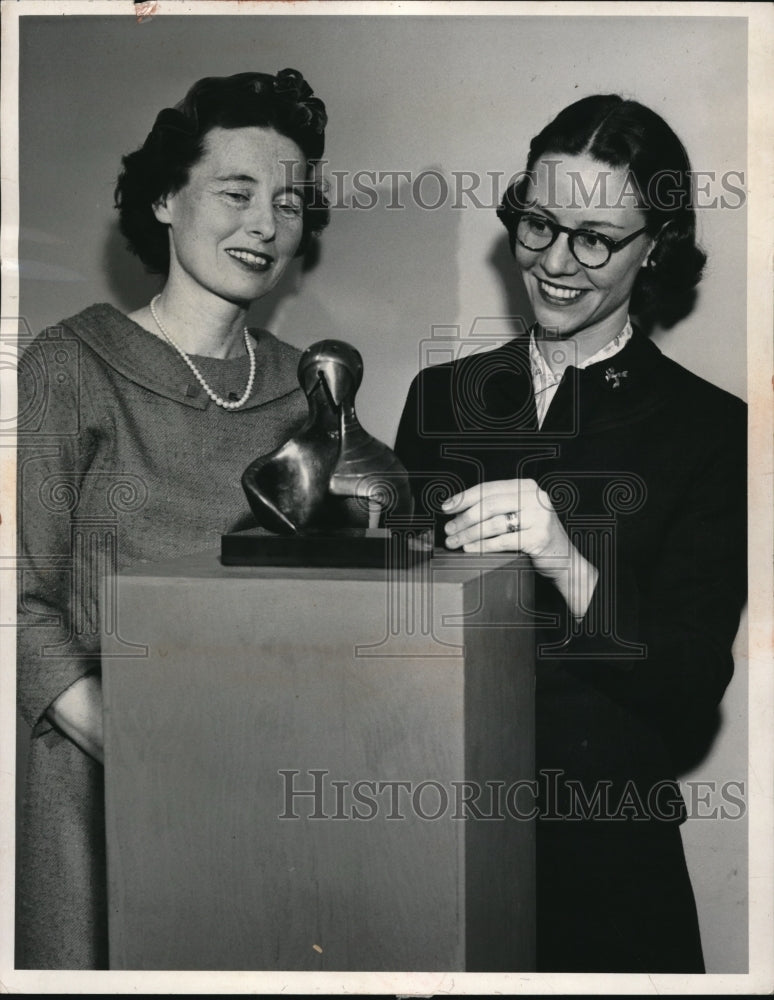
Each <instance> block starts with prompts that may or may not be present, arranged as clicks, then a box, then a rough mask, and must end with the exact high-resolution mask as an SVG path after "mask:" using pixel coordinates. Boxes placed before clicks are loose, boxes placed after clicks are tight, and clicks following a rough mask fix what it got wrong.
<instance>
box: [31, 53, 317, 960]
mask: <svg viewBox="0 0 774 1000" xmlns="http://www.w3.org/2000/svg"><path fill="white" fill-rule="evenodd" d="M326 121H327V118H326V113H325V107H324V105H323V103H322V101H320V100H319V99H318V98H316V97H314V96H313V91H312V89H311V87H310V86H309V85H308V84H307V83H306V81H305V80H304V79H303V77H302V76H301V74H300V73H298V72H297V71H296V70H289V69H287V70H282V71H281V72H280V73H278V74H277V75H276V76H272V75H268V74H263V73H241V74H238V75H236V76H232V77H225V78H214V77H213V78H206V79H203V80H200V81H198V82H197V83H196V84H194V86H193V87H192V88H191V89H190V90H189V92H188V94H187V95H186V97H185V98H184V99H183V100H182V101H181V102H180V103H179V104H178V105H177V106H176V107H175V108H166V109H164V110H163V111H161V112H160V113H159V115H158V116H157V118H156V122H155V124H154V126H153V129H152V130H151V132H150V133H149V135H148V137H147V139H146V140H145V143H144V144H143V146H142V147H141V148H140V149H138V150H137V151H135V152H133V153H131V154H130V155H128V156H126V157H125V158H124V161H123V171H122V173H121V176H120V177H119V180H118V185H117V188H116V206H117V208H118V210H119V214H120V225H121V230H122V232H123V234H124V236H125V237H126V239H127V241H128V245H129V248H130V249H131V250H132V251H133V252H134V253H136V254H137V255H138V256H139V257H140V258H141V260H142V261H143V263H144V264H145V265H146V267H147V268H148V270H149V271H151V272H155V273H157V274H160V275H163V276H164V279H165V280H164V284H163V287H162V288H161V291H160V292H159V294H158V295H156V296H155V297H154V298H153V299H152V300H151V302H150V303H148V305H146V306H144V307H143V308H141V309H139V310H137V311H136V312H133V313H131V314H129V315H124V314H123V313H122V312H120V311H119V310H117V309H115V308H114V307H113V306H111V305H106V304H100V305H95V306H92V307H90V308H89V309H86V310H84V311H83V312H81V313H79V314H78V315H77V316H74V317H72V318H70V319H67V320H64V321H62V323H60V324H58V326H57V328H56V330H51V331H44V332H43V333H42V334H41V335H40V337H38V338H37V340H36V341H34V342H33V344H32V345H31V346H30V348H29V349H28V351H27V352H26V354H25V355H24V356H23V357H22V359H21V361H20V365H19V414H20V426H19V433H20V437H19V455H20V461H19V474H18V489H19V519H18V520H19V524H20V537H19V554H20V557H21V565H22V572H21V574H20V581H19V582H20V586H19V591H20V607H21V611H20V618H19V645H18V656H17V661H18V691H19V703H20V707H21V710H22V713H23V715H24V716H25V718H26V720H27V722H28V723H29V725H30V726H31V729H32V739H31V746H30V756H29V766H28V775H27V784H26V790H25V802H24V813H23V823H22V835H21V846H20V854H19V865H18V871H17V914H16V967H17V968H39V969H98V968H106V967H107V894H106V874H105V830H104V804H103V773H102V764H101V761H102V692H101V681H100V663H101V659H102V658H103V657H104V656H108V655H121V653H122V652H123V653H124V654H125V653H126V650H125V649H122V646H121V643H122V640H120V638H119V636H118V633H119V631H120V625H119V627H118V629H117V630H116V632H115V635H114V638H115V639H116V644H115V648H110V649H108V648H106V646H107V640H103V641H101V640H100V631H101V624H100V623H101V622H102V625H103V626H104V623H105V621H106V620H107V619H109V618H110V615H111V614H112V612H113V611H114V609H113V608H112V607H108V605H109V603H110V601H111V600H112V597H111V591H110V588H109V586H106V585H105V584H104V582H103V581H104V580H106V579H109V577H110V575H111V573H112V572H114V571H116V570H119V571H120V570H123V569H125V568H127V567H129V566H132V565H136V564H137V563H141V562H149V561H154V560H157V559H164V558H169V557H172V556H176V555H184V554H187V553H189V552H194V551H197V550H203V549H207V548H212V547H215V546H217V544H218V541H219V538H220V536H221V534H223V533H225V532H228V531H233V530H237V529H239V528H240V527H244V526H246V525H247V524H248V523H249V516H250V515H249V508H248V507H247V501H246V498H245V496H244V493H243V490H242V487H241V483H240V477H241V474H242V471H243V470H244V468H245V466H246V465H247V464H248V463H249V462H250V461H251V460H252V459H253V458H254V457H255V455H256V454H257V453H259V452H268V451H271V450H273V449H274V448H276V447H278V446H279V445H280V444H282V443H283V442H284V441H285V440H286V439H287V438H288V437H289V436H290V435H292V434H293V433H294V432H295V431H296V430H297V429H298V427H299V426H300V425H301V424H302V423H303V422H304V419H305V418H306V415H307V412H308V411H307V405H306V399H305V397H304V394H303V392H302V391H301V389H300V387H299V385H298V381H297V378H296V369H297V365H298V358H299V352H298V351H297V350H296V349H295V348H293V347H291V346H290V345H288V344H285V343H283V342H282V341H279V340H278V339H277V338H275V337H273V336H272V335H271V334H270V333H268V332H267V331H264V330H255V329H250V328H248V326H247V313H248V310H249V308H250V306H251V304H252V303H253V302H254V301H255V300H257V299H259V298H261V297H262V296H263V295H265V294H266V293H267V292H269V291H270V290H271V289H272V288H274V287H275V285H276V284H277V282H278V281H279V280H280V278H281V277H282V274H283V273H284V271H285V269H286V268H287V266H288V264H289V263H290V262H291V260H292V259H293V257H295V256H298V255H300V254H302V253H303V252H304V251H305V249H306V247H307V246H308V244H309V241H310V239H311V238H312V237H313V236H315V235H317V234H319V233H320V231H321V230H322V229H323V228H324V226H325V225H326V224H327V221H328V208H327V203H326V201H325V199H324V197H323V196H322V194H321V191H320V188H319V185H318V184H317V182H316V180H315V167H316V161H318V160H319V158H320V157H321V156H322V154H323V150H324V143H325V125H326ZM28 418H29V419H28ZM108 632H109V628H108ZM213 669H217V664H216V663H215V664H213Z"/></svg>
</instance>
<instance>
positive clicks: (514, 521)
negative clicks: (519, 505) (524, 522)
mask: <svg viewBox="0 0 774 1000" xmlns="http://www.w3.org/2000/svg"><path fill="white" fill-rule="evenodd" d="M505 520H506V521H507V522H508V531H518V530H519V515H518V512H517V511H515V510H512V511H511V512H510V514H506V515H505Z"/></svg>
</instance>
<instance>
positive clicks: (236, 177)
mask: <svg viewBox="0 0 774 1000" xmlns="http://www.w3.org/2000/svg"><path fill="white" fill-rule="evenodd" d="M215 180H216V181H248V182H249V183H252V184H256V183H257V181H256V179H255V178H254V177H252V176H251V175H250V174H221V175H219V176H218V177H216V178H215Z"/></svg>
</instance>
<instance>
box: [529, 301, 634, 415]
mask: <svg viewBox="0 0 774 1000" xmlns="http://www.w3.org/2000/svg"><path fill="white" fill-rule="evenodd" d="M632 332H633V331H632V324H631V320H630V319H629V318H628V317H627V319H626V326H624V328H623V330H621V332H620V333H618V334H616V336H615V337H613V339H612V340H611V341H610V343H609V344H605V346H604V347H600V349H599V350H598V351H597V352H596V354H592V355H591V357H590V358H586V360H585V361H581V363H580V364H578V365H574V367H575V368H588V367H589V365H594V364H596V363H597V362H598V361H605V360H606V359H607V358H611V357H612V356H613V355H614V354H618V352H619V351H620V350H621V349H622V348H623V347H624V346H625V345H626V344H627V343H628V341H629V340H630V339H631V336H632ZM555 345H556V346H555V347H554V348H553V350H557V351H566V350H567V349H568V348H570V347H571V345H570V344H569V343H563V342H562V341H561V340H557V341H556V342H555ZM529 361H530V367H531V369H532V388H533V392H534V394H535V406H536V407H537V419H538V427H542V426H543V420H544V419H545V415H546V413H548V407H549V406H550V405H551V400H552V399H553V398H554V396H555V395H556V390H557V388H558V386H559V383H560V382H561V381H562V376H561V375H556V374H555V373H554V372H553V371H552V370H551V366H550V365H549V364H548V362H547V361H546V359H545V358H544V357H543V355H542V353H541V351H540V348H539V347H538V345H537V343H536V341H535V333H534V331H533V332H532V333H530V335H529Z"/></svg>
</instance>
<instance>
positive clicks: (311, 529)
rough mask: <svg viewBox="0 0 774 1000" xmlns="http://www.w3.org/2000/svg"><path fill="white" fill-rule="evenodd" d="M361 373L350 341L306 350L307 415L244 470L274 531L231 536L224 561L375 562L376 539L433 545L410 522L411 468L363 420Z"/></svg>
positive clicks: (259, 513)
mask: <svg viewBox="0 0 774 1000" xmlns="http://www.w3.org/2000/svg"><path fill="white" fill-rule="evenodd" d="M362 379H363V359H362V357H361V355H360V353H359V351H357V350H356V349H355V348H354V347H353V346H352V345H351V344H347V343H345V342H344V341H340V340H321V341H318V342H317V343H315V344H312V346H311V347H309V348H307V349H306V350H305V351H304V353H303V354H302V356H301V359H300V361H299V365H298V380H299V383H300V384H301V386H302V388H303V390H304V392H305V394H306V397H307V403H308V406H309V416H308V418H307V420H306V421H305V423H304V425H303V426H302V427H301V429H300V430H299V431H298V432H297V433H296V434H295V435H294V436H293V437H291V438H290V439H289V440H288V441H286V442H285V444H284V445H282V446H281V447H280V448H278V449H276V451H273V452H271V453H269V454H268V455H262V456H259V457H258V458H256V459H255V461H253V462H251V463H250V465H249V466H248V467H247V468H246V469H245V471H244V474H243V476H242V486H243V488H244V490H245V494H246V495H247V499H248V501H249V503H250V508H251V510H252V512H253V515H254V517H255V519H256V522H257V524H258V525H259V526H260V527H261V528H263V529H268V531H270V532H272V533H273V534H274V536H275V537H274V538H273V539H272V538H267V537H266V534H265V531H263V532H260V533H256V532H252V533H251V532H238V533H235V534H233V535H225V536H224V537H223V548H222V555H223V561H224V562H228V563H231V564H234V563H243V564H249V565H254V564H261V563H276V564H289V563H290V564H298V565H308V564H313V565H374V564H375V559H376V555H375V553H376V551H377V548H379V545H381V549H380V550H379V551H383V550H385V546H384V543H385V542H394V541H395V539H396V538H397V537H401V538H402V539H403V542H404V543H405V544H404V545H403V546H402V551H403V553H404V555H407V554H408V555H410V559H411V560H413V559H414V558H416V557H417V555H420V556H421V557H422V558H424V557H426V556H427V555H429V554H430V552H431V550H432V545H431V543H430V541H429V536H427V535H426V534H425V532H424V531H423V530H422V529H421V528H420V529H419V530H417V529H416V528H415V527H412V526H411V514H412V510H413V500H412V495H411V489H410V487H409V481H408V473H407V472H406V469H405V468H404V466H403V465H402V464H401V462H400V461H399V460H398V458H397V457H396V455H395V453H394V452H393V451H392V450H391V449H390V448H388V447H387V445H386V444H383V443H382V442H381V441H378V440H377V439H376V438H375V437H373V436H372V435H371V434H369V433H368V432H367V431H366V430H365V429H364V428H363V426H362V425H361V424H360V421H359V420H358V417H357V414H356V412H355V395H356V393H357V390H358V388H359V387H360V384H361V382H362ZM375 519H378V521H379V524H380V527H377V526H375V525H374V523H373V522H374V520H375ZM276 536H279V538H277V537H276ZM379 560H380V564H382V563H383V562H384V556H383V555H382V556H380V557H379Z"/></svg>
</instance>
